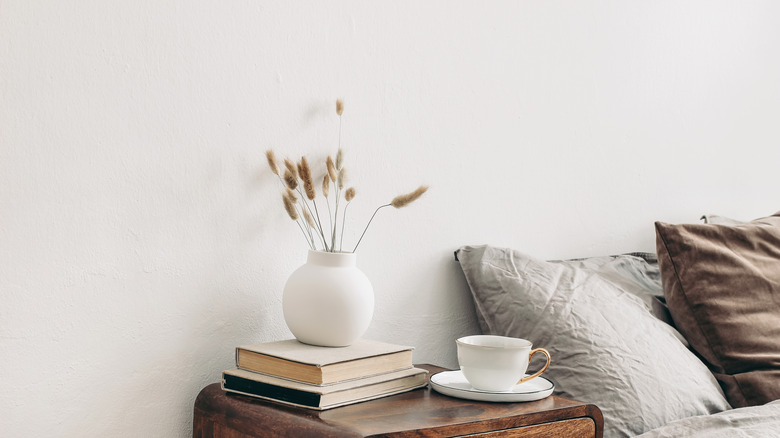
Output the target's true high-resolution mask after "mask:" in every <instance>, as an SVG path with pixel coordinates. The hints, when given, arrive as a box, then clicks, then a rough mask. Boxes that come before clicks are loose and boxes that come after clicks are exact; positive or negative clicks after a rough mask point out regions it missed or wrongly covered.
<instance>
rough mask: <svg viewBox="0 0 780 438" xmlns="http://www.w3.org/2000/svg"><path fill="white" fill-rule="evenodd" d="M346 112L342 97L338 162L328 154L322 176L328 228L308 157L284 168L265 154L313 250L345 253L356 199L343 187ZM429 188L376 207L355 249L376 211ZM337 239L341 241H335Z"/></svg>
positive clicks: (287, 206) (403, 203) (338, 103)
mask: <svg viewBox="0 0 780 438" xmlns="http://www.w3.org/2000/svg"><path fill="white" fill-rule="evenodd" d="M343 112H344V103H343V102H342V101H341V100H340V99H339V100H337V101H336V114H337V115H338V116H339V148H338V153H337V154H336V161H335V162H334V161H333V159H332V158H331V157H330V156H328V158H327V159H326V160H325V175H324V177H323V179H322V195H323V197H324V198H325V203H326V205H327V208H328V216H327V217H328V219H329V222H330V223H329V228H327V227H326V226H324V225H323V221H322V220H321V218H320V212H319V208H318V207H317V200H316V198H317V191H316V189H315V188H314V179H313V177H312V171H311V167H309V162H308V161H307V160H306V157H305V156H304V157H301V160H300V161H299V162H298V163H294V162H293V161H291V160H290V159H288V158H285V159H284V169H283V170H282V167H281V166H279V163H278V162H277V160H276V155H275V154H274V151H273V150H268V151H266V153H265V156H266V159H267V160H268V166H269V167H270V168H271V172H273V173H274V174H275V175H276V176H277V177H279V181H281V183H282V185H283V186H284V188H285V191H284V193H283V194H282V201H283V202H284V209H285V211H287V214H288V215H289V216H290V219H292V220H293V221H295V223H296V224H298V227H299V228H300V229H301V232H302V233H303V236H304V238H305V239H306V241H307V242H308V244H309V248H311V249H313V250H320V251H327V252H343V249H342V248H343V243H344V223H345V222H346V217H347V207H349V204H350V203H351V202H352V200H353V199H354V198H355V188H354V187H349V188H347V189H346V190H344V186H345V184H344V183H345V182H346V171H345V169H344V152H343V150H342V149H341V115H342V114H343ZM331 183H333V195H334V209H331V202H330V195H331ZM426 190H428V187H427V186H420V187H418V188H417V189H416V190H414V191H412V192H410V193H406V194H403V195H399V196H396V197H395V198H393V199H392V200H391V201H390V202H389V203H388V204H384V205H380V206H379V207H377V209H376V210H374V214H372V215H371V218H370V219H369V220H368V223H367V224H366V227H365V228H364V229H363V233H362V234H361V235H360V238H359V239H358V242H357V243H356V244H355V247H354V248H353V249H352V251H349V252H355V251H356V250H357V248H358V246H359V245H360V242H362V241H363V236H365V234H366V231H368V227H369V226H370V225H371V222H372V221H373V220H374V217H375V216H376V214H377V213H378V212H379V210H381V209H382V208H385V207H394V208H401V207H406V206H407V205H409V204H411V203H412V202H414V201H415V200H417V199H418V198H419V197H420V196H422V194H423V193H425V192H426ZM342 196H343V199H344V201H346V205H344V208H343V211H342V213H341V233H340V235H339V233H338V232H337V229H338V227H337V225H338V219H339V217H338V216H339V201H340V200H341V198H342ZM337 238H338V244H337V242H336V240H337Z"/></svg>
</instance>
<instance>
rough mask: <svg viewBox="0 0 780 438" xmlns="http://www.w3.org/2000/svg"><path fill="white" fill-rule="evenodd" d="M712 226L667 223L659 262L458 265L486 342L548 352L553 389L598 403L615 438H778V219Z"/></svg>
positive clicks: (638, 258) (478, 253)
mask: <svg viewBox="0 0 780 438" xmlns="http://www.w3.org/2000/svg"><path fill="white" fill-rule="evenodd" d="M702 220H703V221H704V224H681V225H672V224H667V223H663V222H657V223H656V224H655V231H656V242H657V251H658V258H657V259H656V257H655V255H653V254H646V253H632V254H623V255H618V256H608V257H592V258H587V259H577V260H554V261H544V260H539V259H536V258H533V257H531V256H528V255H526V254H523V253H521V252H519V251H516V250H513V249H508V248H499V247H492V246H486V245H482V246H464V247H461V248H460V249H459V250H458V251H456V259H457V260H459V262H460V266H461V268H462V270H463V273H464V276H465V278H466V282H467V284H468V286H469V289H470V290H471V294H472V297H473V300H474V304H475V309H476V313H477V319H478V321H479V324H480V328H481V329H482V332H483V333H486V334H498V335H505V336H515V337H522V338H526V339H530V340H532V341H533V342H534V345H535V346H537V347H544V348H546V349H548V350H549V351H550V353H551V355H552V364H551V366H550V368H549V369H548V370H547V372H546V373H545V375H546V376H547V377H548V378H550V379H551V380H552V381H554V382H555V384H556V392H557V393H558V394H560V395H563V396H567V397H571V398H575V399H578V400H587V401H588V402H591V403H594V404H596V405H597V406H599V408H600V409H601V411H602V413H603V415H604V426H605V433H604V436H605V437H622V436H637V435H639V436H640V437H641V438H662V437H695V438H699V437H702V438H703V437H715V438H718V437H749V438H762V437H780V400H778V399H780V212H778V213H775V214H774V215H773V216H770V217H768V218H762V219H757V220H755V221H751V222H741V221H736V220H733V219H729V218H726V217H723V216H718V215H705V216H703V217H702ZM677 330H679V332H678V331H677ZM530 368H531V369H535V368H534V364H533V363H532V365H531V367H530ZM716 377H717V378H716ZM723 390H725V391H726V392H725V393H724V391H723ZM729 402H731V403H729ZM732 406H733V407H735V408H736V409H732ZM640 434H641V435H640Z"/></svg>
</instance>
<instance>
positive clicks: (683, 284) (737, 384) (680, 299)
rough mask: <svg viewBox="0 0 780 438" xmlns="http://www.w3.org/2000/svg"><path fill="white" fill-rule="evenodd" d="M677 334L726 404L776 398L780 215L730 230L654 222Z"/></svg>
mask: <svg viewBox="0 0 780 438" xmlns="http://www.w3.org/2000/svg"><path fill="white" fill-rule="evenodd" d="M655 229H656V246H657V250H658V263H659V267H660V269H661V281H662V283H663V288H664V295H665V296H666V301H667V304H668V306H669V311H670V313H671V315H672V318H673V319H674V322H675V324H676V327H677V329H678V330H679V331H680V332H681V333H682V334H683V335H684V336H685V337H686V339H688V342H690V345H691V347H692V348H693V349H694V350H695V351H696V352H697V353H698V354H699V355H700V356H701V358H702V359H703V361H704V363H705V364H707V366H708V367H709V368H710V371H712V373H713V374H714V375H715V377H716V378H717V379H718V381H719V382H720V384H721V386H722V387H723V390H724V392H725V393H726V397H727V398H728V400H729V402H730V403H731V405H732V406H734V407H741V406H751V405H757V404H763V403H766V402H769V401H771V400H775V399H779V398H780V212H778V213H775V214H774V215H773V216H770V217H767V218H762V219H756V220H754V221H752V222H746V223H743V224H737V225H714V224H685V225H670V224H666V223H662V222H656V224H655Z"/></svg>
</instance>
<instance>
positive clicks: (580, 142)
mask: <svg viewBox="0 0 780 438" xmlns="http://www.w3.org/2000/svg"><path fill="white" fill-rule="evenodd" d="M778 21H780V4H779V3H777V2H773V1H751V2H723V1H717V2H713V1H688V2H677V1H656V2H644V1H586V2H582V1H527V2H526V1H524V2H521V1H491V2H478V1H425V2H417V1H392V2H389V1H387V2H364V1H317V2H314V1H309V2H289V1H234V2H222V1H205V0H200V1H180V0H179V1H174V0H164V1H159V0H154V1H133V2H127V1H75V0H69V1H29V0H4V1H2V2H0V92H1V93H2V98H1V99H0V142H1V143H0V299H1V300H2V301H1V303H2V305H1V306H0V352H1V355H0V376H2V378H1V379H0V381H2V383H0V385H2V386H1V388H2V391H0V412H2V415H0V430H2V431H3V432H2V434H3V435H5V436H14V437H38V436H63V437H71V436H116V437H119V436H127V437H129V436H159V437H172V436H181V437H183V436H187V435H188V434H190V430H191V424H190V423H191V415H192V414H191V409H192V403H193V400H194V398H195V396H196V394H197V393H198V391H199V390H200V388H202V387H203V386H205V385H206V384H208V383H211V382H215V381H217V379H218V377H219V374H220V371H222V370H223V369H225V368H228V367H230V366H231V364H232V362H233V357H232V354H233V348H234V347H235V346H236V345H238V344H242V343H248V342H259V341H269V340H276V339H281V338H285V337H288V336H290V335H289V332H288V331H287V329H286V327H285V325H284V322H283V320H282V315H281V313H282V312H281V291H282V287H283V285H284V282H285V279H286V278H287V276H288V275H289V273H290V272H292V270H294V269H295V268H296V267H297V266H298V265H299V264H301V263H302V262H303V261H304V259H305V255H306V250H305V244H304V242H303V240H302V238H301V237H300V232H299V231H298V230H297V228H296V227H295V226H294V225H293V224H292V223H291V222H290V221H289V220H288V219H287V218H286V216H285V214H284V212H283V209H282V208H281V203H280V201H279V190H278V186H277V185H276V181H275V180H274V178H272V176H273V175H271V174H270V173H269V171H268V170H267V169H266V164H265V158H264V156H263V153H264V151H265V150H266V149H267V148H269V147H273V148H275V149H276V150H277V152H278V153H279V154H280V155H289V156H292V157H299V156H300V155H301V154H307V155H308V156H309V158H310V159H311V160H313V161H319V160H321V159H322V158H324V156H325V155H326V154H328V153H334V152H335V150H336V147H337V132H338V121H337V118H336V116H335V114H334V110H333V102H334V100H335V99H336V98H337V97H341V98H343V99H344V100H345V104H346V110H345V113H344V131H343V147H344V148H345V150H346V152H347V160H346V164H347V167H348V168H349V171H350V177H351V182H352V183H353V184H354V185H355V186H356V187H357V189H358V191H359V195H358V198H356V200H355V203H354V204H353V206H352V207H350V209H351V218H352V221H351V222H350V223H349V224H348V225H349V227H350V229H351V230H352V239H353V241H354V239H355V238H356V237H357V234H358V231H359V229H360V228H361V226H362V224H363V223H365V220H366V219H367V218H368V216H369V215H370V213H371V211H372V210H373V208H374V207H375V206H377V205H379V204H380V203H382V202H386V201H388V200H389V199H390V198H392V197H393V196H395V195H397V194H399V193H402V192H405V191H408V190H411V189H413V188H415V187H416V186H417V185H419V184H421V183H426V184H429V185H430V186H431V189H430V191H429V193H428V194H426V195H425V197H424V198H423V199H422V200H420V201H418V202H417V203H415V204H413V205H412V206H410V207H409V208H408V209H406V210H398V211H395V210H384V211H383V212H382V213H381V214H380V215H379V216H378V217H377V219H376V220H375V222H374V224H373V225H372V229H371V230H370V231H369V233H368V235H367V238H366V240H365V241H364V243H363V244H361V248H360V251H359V259H358V264H359V266H360V267H361V268H362V269H363V270H364V271H365V272H366V274H367V275H368V276H369V277H370V278H371V279H372V281H373V284H374V287H375V291H376V296H377V305H376V314H375V318H374V321H373V324H372V326H371V328H370V329H369V332H368V334H367V337H371V338H375V339H380V340H386V341H390V342H397V343H405V344H411V345H414V346H416V347H417V349H416V353H415V359H416V360H417V361H418V362H433V363H439V364H443V365H446V366H453V365H455V356H454V354H455V350H454V345H453V340H454V339H455V338H456V337H458V336H461V335H465V334H468V333H473V332H475V331H476V330H477V327H476V324H475V322H474V319H473V318H474V316H473V309H472V306H471V303H470V300H469V297H468V295H467V293H468V292H467V289H466V286H465V284H464V282H463V279H462V274H460V272H459V268H458V267H457V264H456V263H455V262H454V261H453V257H452V252H453V250H455V249H456V248H458V247H459V246H461V245H464V244H481V243H491V244H496V245H503V246H512V247H516V248H519V249H522V250H524V251H525V252H528V253H532V254H536V255H538V256H540V257H547V258H565V257H575V256H590V255H603V254H611V253H618V252H625V251H634V250H653V249H654V235H653V228H652V222H653V221H654V220H666V221H672V222H676V221H695V220H696V219H697V218H698V217H699V216H700V215H701V214H702V213H710V212H711V213H718V214H723V215H727V216H732V217H735V218H739V219H751V218H754V217H758V216H762V215H767V214H771V213H773V212H774V211H776V210H778V209H780V205H778V200H779V199H780V184H778V183H777V172H778V164H780V148H778V143H779V142H780V130H778V128H777V126H778V125H777V123H778V122H777V120H778V116H780V81H778V78H779V77H780V57H778V56H777V54H778V53H779V52H780V27H778V26H777V23H778ZM348 238H349V236H348Z"/></svg>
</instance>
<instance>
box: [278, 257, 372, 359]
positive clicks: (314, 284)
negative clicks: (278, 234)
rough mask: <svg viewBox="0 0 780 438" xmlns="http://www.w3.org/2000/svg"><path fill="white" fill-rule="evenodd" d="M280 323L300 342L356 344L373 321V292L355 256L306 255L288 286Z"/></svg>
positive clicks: (332, 345)
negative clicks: (284, 323) (283, 323)
mask: <svg viewBox="0 0 780 438" xmlns="http://www.w3.org/2000/svg"><path fill="white" fill-rule="evenodd" d="M282 309H283V311H284V320H285V322H286V323H287V327H288V328H289V329H290V331H291V332H292V334H293V335H294V336H295V337H296V338H297V339H298V340H299V341H301V342H303V343H305V344H311V345H320V346H324V347H345V346H347V345H350V344H352V343H353V342H355V341H357V340H358V339H360V337H361V336H363V333H365V331H366V330H367V329H368V326H369V324H370V323H371V318H372V317H373V316H374V288H373V287H372V286H371V282H370V281H369V280H368V277H366V275H365V274H364V273H363V272H362V271H361V270H360V269H358V268H357V266H356V255H355V254H354V253H338V252H337V253H333V252H323V251H314V250H309V255H308V258H307V260H306V263H305V264H304V265H303V266H301V267H300V268H298V269H296V270H295V271H294V272H293V273H292V274H291V275H290V278H289V279H288V280H287V284H286V285H285V286H284V293H283V295H282Z"/></svg>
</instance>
